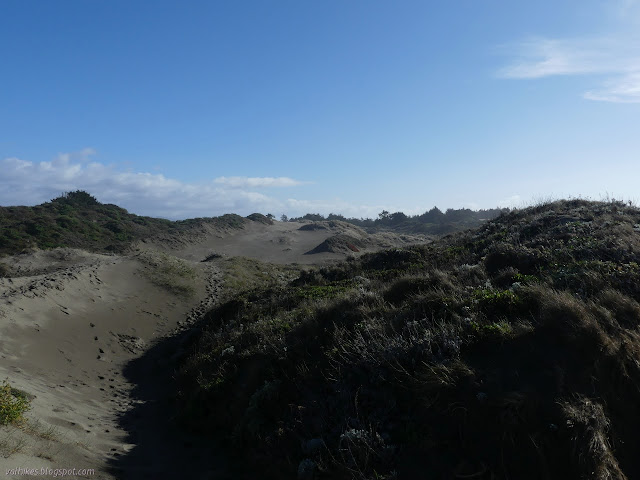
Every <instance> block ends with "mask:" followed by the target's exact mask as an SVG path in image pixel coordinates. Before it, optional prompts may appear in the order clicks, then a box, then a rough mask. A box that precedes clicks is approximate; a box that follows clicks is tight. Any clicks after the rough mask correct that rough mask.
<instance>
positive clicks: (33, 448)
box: [0, 222, 424, 480]
mask: <svg viewBox="0 0 640 480" xmlns="http://www.w3.org/2000/svg"><path fill="white" fill-rule="evenodd" d="M301 226H302V224H297V223H282V222H275V223H274V225H264V224H261V223H257V222H255V223H251V224H249V225H247V226H246V228H245V229H243V230H241V231H238V232H235V233H233V234H229V233H228V232H211V234H210V235H208V236H206V237H204V238H199V239H198V240H197V241H194V242H191V243H188V244H187V245H186V246H185V245H180V246H178V247H177V248H176V246H175V245H174V246H170V245H165V244H162V243H161V242H153V241H147V242H143V243H141V244H139V245H138V249H139V251H132V252H131V253H130V254H127V255H115V254H114V255H101V254H95V253H87V252H83V251H79V250H74V249H56V250H52V251H35V252H32V253H29V254H23V255H17V256H14V257H8V258H5V259H3V260H2V261H3V262H5V263H8V264H10V265H11V266H12V268H13V269H14V271H16V275H15V276H14V277H13V278H2V279H0V379H5V378H6V379H8V380H9V381H10V383H11V384H12V386H14V387H16V388H19V389H20V390H23V391H25V392H27V393H28V394H29V395H31V396H32V398H33V399H32V402H31V405H32V408H31V410H30V411H29V412H28V413H27V414H26V419H27V420H26V423H25V424H24V425H23V426H22V427H20V428H18V427H15V426H8V427H0V473H2V475H5V476H6V478H53V477H61V476H62V473H63V472H64V474H65V475H64V478H78V479H80V478H93V479H109V480H111V479H140V478H149V479H162V478H203V479H204V478H233V477H232V476H230V473H229V465H228V462H229V460H228V459H227V458H226V457H225V455H224V453H223V449H222V446H221V450H220V453H219V455H218V456H217V457H215V458H212V457H211V448H210V446H209V447H207V448H206V449H205V448H202V447H200V442H198V439H197V438H190V437H189V436H187V435H185V434H184V433H183V432H180V431H179V430H177V429H176V428H175V427H173V426H172V425H173V424H172V423H171V422H170V420H171V417H172V415H173V413H174V412H173V411H172V410H171V404H170V398H171V395H173V394H174V393H175V392H173V388H172V385H171V377H172V374H173V371H174V370H175V368H176V365H177V363H176V362H177V360H179V357H180V355H181V353H183V351H184V349H183V348H182V347H181V345H182V343H183V342H184V338H185V335H187V336H188V335H191V334H193V330H190V329H191V326H192V325H193V324H194V322H196V321H197V319H198V318H199V316H200V315H202V314H203V313H205V312H206V311H207V310H208V309H210V308H211V307H212V306H213V305H214V304H215V302H216V301H217V300H218V297H219V290H220V288H221V282H222V281H223V277H222V273H221V271H220V269H219V267H218V266H216V263H215V262H202V260H203V259H205V258H206V257H207V256H208V255H210V254H211V253H217V254H219V255H221V256H222V258H225V257H230V256H237V255H241V256H246V257H250V258H257V259H260V260H263V261H268V262H274V263H281V264H284V263H297V264H301V265H303V264H304V265H313V264H316V265H317V264H325V263H330V262H335V261H339V260H342V259H344V258H345V255H347V254H345V253H332V252H324V253H319V254H313V255H311V254H307V252H309V251H310V250H313V249H314V248H315V247H316V246H318V245H319V244H320V243H322V242H323V241H325V240H326V239H327V238H329V237H331V236H333V235H338V234H345V233H347V234H349V235H352V236H357V237H358V238H359V239H361V240H362V241H363V242H364V244H366V245H368V248H365V249H363V250H362V252H364V251H367V250H375V249H379V248H381V247H383V246H392V245H403V244H408V243H415V242H419V241H424V239H423V238H419V237H404V238H400V237H396V236H393V235H389V234H385V235H382V236H377V237H376V236H373V237H372V236H368V235H367V234H366V233H364V232H363V231H362V230H360V229H357V228H356V227H353V228H352V227H350V226H345V225H344V224H335V223H334V224H333V225H332V226H327V228H319V229H317V230H299V228H300V227H301ZM141 251H142V252H144V251H147V252H152V253H155V252H158V251H162V252H166V253H168V254H170V255H172V256H175V257H178V258H181V259H183V260H184V262H185V263H186V264H188V265H189V266H190V267H191V268H193V269H194V270H195V272H196V275H195V278H194V279H193V285H194V292H195V293H194V294H193V295H192V296H191V297H189V298H187V297H185V296H183V295H180V294H175V293H171V292H170V291H168V290H167V289H166V288H163V287H161V286H158V285H156V284H154V283H153V282H152V281H151V279H152V278H153V268H152V267H150V266H149V265H148V263H145V262H142V261H141V260H140V252H141ZM362 252H359V253H357V254H360V253H362ZM348 254H350V255H356V253H355V252H349V253H348ZM18 469H21V470H18ZM32 469H34V470H32ZM74 469H75V470H74ZM29 471H31V472H32V473H35V474H34V475H29V474H26V473H29Z"/></svg>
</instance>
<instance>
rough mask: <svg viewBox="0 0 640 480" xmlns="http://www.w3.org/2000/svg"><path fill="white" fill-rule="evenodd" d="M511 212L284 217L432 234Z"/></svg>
mask: <svg viewBox="0 0 640 480" xmlns="http://www.w3.org/2000/svg"><path fill="white" fill-rule="evenodd" d="M507 211H508V210H507V209H499V208H493V209H489V210H477V211H476V210H470V209H468V208H461V209H458V210H456V209H453V208H449V209H447V211H445V212H444V213H443V212H442V211H441V210H440V209H439V208H438V207H433V208H432V209H431V210H429V211H427V212H425V213H423V214H421V215H414V216H410V215H406V214H404V213H402V212H395V213H389V212H387V211H386V210H384V211H382V212H380V214H378V218H376V219H371V218H346V217H344V216H343V215H338V214H335V213H330V214H329V215H328V216H327V217H326V218H325V217H324V216H323V215H320V214H319V213H308V214H306V215H304V216H302V217H297V218H287V217H286V216H283V217H282V220H283V221H289V222H301V221H312V222H320V221H323V220H341V221H343V222H348V223H351V224H353V225H357V226H359V227H362V228H365V229H367V230H369V231H378V230H385V229H392V230H394V231H397V232H403V233H427V234H432V235H441V234H446V233H452V232H457V231H460V230H464V229H468V228H475V227H477V226H479V225H480V224H481V223H483V222H485V221H487V220H491V219H493V218H496V217H497V216H498V215H500V214H502V213H506V212H507Z"/></svg>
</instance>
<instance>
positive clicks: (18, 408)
mask: <svg viewBox="0 0 640 480" xmlns="http://www.w3.org/2000/svg"><path fill="white" fill-rule="evenodd" d="M30 408H31V405H30V400H29V398H28V396H27V394H26V393H24V392H22V391H20V390H18V389H16V388H13V387H12V386H11V385H10V384H9V381H8V380H4V381H3V382H2V385H1V386H0V425H9V424H19V423H21V422H22V421H23V419H24V417H23V415H24V413H26V412H27V411H28V410H29V409H30Z"/></svg>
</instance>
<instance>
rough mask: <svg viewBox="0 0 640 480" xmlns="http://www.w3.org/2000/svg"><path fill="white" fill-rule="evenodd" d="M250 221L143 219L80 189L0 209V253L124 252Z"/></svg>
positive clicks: (234, 217)
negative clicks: (156, 241)
mask: <svg viewBox="0 0 640 480" xmlns="http://www.w3.org/2000/svg"><path fill="white" fill-rule="evenodd" d="M246 221H247V220H246V219H244V218H243V217H240V216H239V215H223V216H221V217H213V218H194V219H190V220H181V221H170V220H164V219H161V218H151V217H143V216H139V215H134V214H131V213H129V212H127V211H126V210H125V209H124V208H121V207H118V206H117V205H112V204H102V203H100V202H98V201H97V200H96V199H95V198H94V197H93V196H91V195H90V194H89V193H87V192H84V191H80V190H78V191H75V192H69V193H66V194H64V195H62V196H60V197H58V198H55V199H53V200H51V201H50V202H46V203H43V204H41V205H37V206H35V207H0V254H14V253H20V252H21V251H23V250H25V249H29V248H34V247H37V248H41V249H49V248H56V247H76V248H83V249H86V250H90V251H122V250H125V249H126V248H128V246H129V245H131V244H132V242H135V241H137V240H141V239H148V238H149V239H153V238H159V237H165V238H166V237H172V238H180V236H184V235H185V234H187V233H189V234H191V235H197V234H199V233H202V230H203V228H204V227H205V226H213V227H218V228H241V227H242V226H243V225H244V223H245V222H246Z"/></svg>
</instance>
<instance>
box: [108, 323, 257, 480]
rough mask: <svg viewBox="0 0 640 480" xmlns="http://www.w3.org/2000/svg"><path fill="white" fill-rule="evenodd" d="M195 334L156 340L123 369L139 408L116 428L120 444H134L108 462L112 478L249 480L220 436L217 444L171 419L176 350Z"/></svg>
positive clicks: (124, 418)
mask: <svg viewBox="0 0 640 480" xmlns="http://www.w3.org/2000/svg"><path fill="white" fill-rule="evenodd" d="M195 331H196V330H194V329H191V330H190V331H187V332H185V333H182V334H178V335H176V336H174V337H169V338H165V339H163V340H161V341H159V342H158V343H157V344H155V345H154V346H153V347H152V348H151V349H149V350H148V351H147V352H146V353H145V354H144V355H143V356H141V357H139V358H137V359H135V360H132V361H131V362H129V363H128V364H127V366H126V367H125V369H124V375H125V377H126V378H127V380H128V381H129V382H131V383H132V384H134V385H135V387H134V389H133V391H132V393H131V398H132V400H134V401H135V402H137V404H136V405H135V406H134V407H133V408H132V409H131V410H129V411H128V412H126V413H124V414H123V415H122V416H121V417H120V419H119V424H120V427H121V428H122V429H123V430H124V431H125V432H127V437H126V438H125V439H124V442H123V443H125V444H130V445H135V446H134V447H133V448H132V449H131V450H129V451H128V452H127V453H126V454H122V455H119V456H114V457H113V458H112V459H111V460H110V461H109V467H108V468H109V471H110V472H111V473H112V474H113V475H114V476H115V477H116V478H118V479H122V480H134V479H135V480H141V479H153V480H163V479H172V480H174V479H177V478H189V479H202V480H204V479H207V480H209V479H216V480H226V479H242V478H248V477H247V475H246V474H245V473H243V472H242V471H241V469H240V467H239V466H238V465H239V464H240V462H239V461H237V460H234V458H233V457H232V456H231V454H230V453H229V451H228V449H227V448H225V446H224V445H225V440H224V439H223V438H222V436H220V437H219V438H218V439H217V440H216V435H208V436H206V437H204V436H196V435H191V434H189V433H188V432H185V431H184V430H181V429H180V428H179V426H178V425H176V424H175V422H173V421H172V418H173V417H174V415H175V409H174V406H173V402H174V398H175V393H176V390H175V386H174V379H173V374H174V372H175V370H176V368H177V365H178V361H177V360H176V358H175V357H176V352H177V351H179V350H180V349H181V347H182V346H183V345H184V344H185V343H186V340H187V339H188V338H189V337H192V336H193V333H194V332H195ZM114 455H117V454H116V453H115V452H114Z"/></svg>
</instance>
